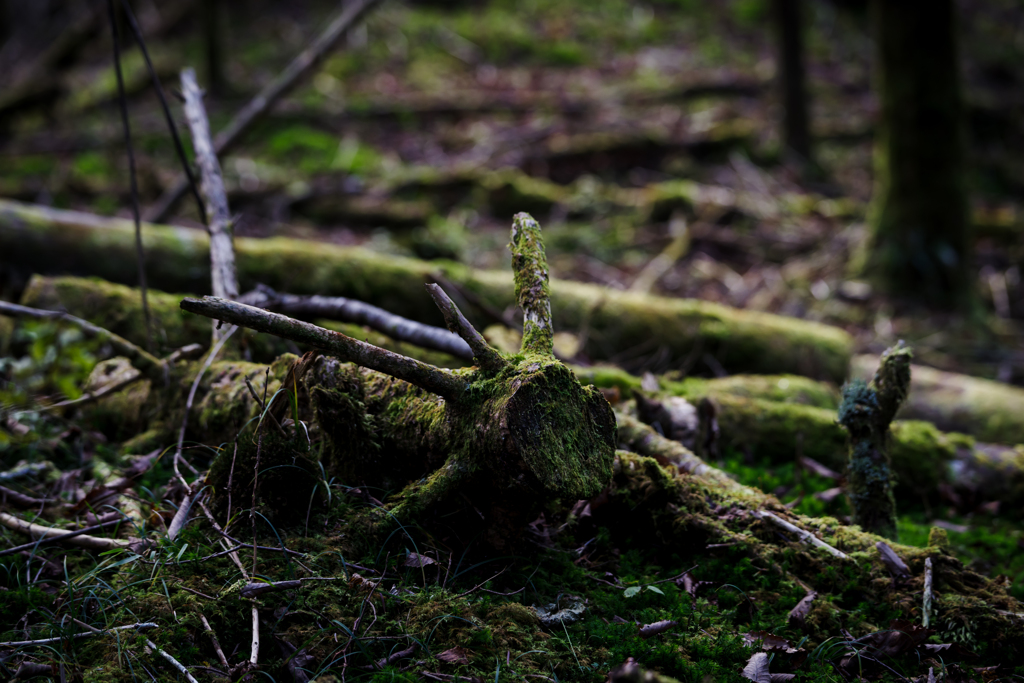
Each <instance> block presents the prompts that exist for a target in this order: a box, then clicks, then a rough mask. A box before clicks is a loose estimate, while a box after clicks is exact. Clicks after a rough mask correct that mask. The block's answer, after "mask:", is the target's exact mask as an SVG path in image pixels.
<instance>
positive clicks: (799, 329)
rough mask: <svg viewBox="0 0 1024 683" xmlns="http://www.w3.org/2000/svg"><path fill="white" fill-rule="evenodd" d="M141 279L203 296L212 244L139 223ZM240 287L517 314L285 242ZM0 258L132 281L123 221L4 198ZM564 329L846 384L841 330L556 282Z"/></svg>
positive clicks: (616, 353) (382, 261)
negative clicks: (440, 296)
mask: <svg viewBox="0 0 1024 683" xmlns="http://www.w3.org/2000/svg"><path fill="white" fill-rule="evenodd" d="M144 242H145V245H146V272H147V274H148V275H149V278H150V281H151V283H152V284H153V285H154V286H156V287H159V288H161V289H163V290H165V291H167V290H170V291H183V292H196V293H202V292H207V291H209V284H208V283H209V268H208V266H207V265H206V263H207V262H208V261H209V256H208V254H209V239H208V237H207V236H206V235H204V234H202V233H200V232H198V231H195V230H188V229H185V228H174V227H160V226H146V227H144ZM235 251H236V258H237V267H238V280H239V286H240V288H241V289H242V290H243V291H244V290H248V289H252V288H253V287H254V286H255V285H256V284H258V283H262V284H266V285H268V286H270V287H273V288H274V289H276V290H278V291H287V292H290V293H293V294H307V293H309V294H327V295H333V296H345V297H349V298H353V299H358V300H361V301H364V302H367V303H372V304H374V305H377V306H380V307H381V308H384V309H386V310H388V311H391V312H392V313H395V314H398V315H402V316H404V317H407V318H411V319H413V320H418V321H420V322H434V316H435V315H436V314H433V313H432V311H431V308H432V304H431V302H430V299H429V296H428V295H427V293H426V292H425V291H423V290H422V284H423V283H424V282H427V281H430V280H431V279H433V278H435V277H436V276H438V275H443V277H444V278H445V279H446V280H448V281H449V282H453V283H455V284H456V285H457V286H459V287H462V288H464V289H466V290H467V291H469V292H472V293H473V294H475V295H476V296H477V297H478V298H479V299H480V300H481V301H483V302H485V303H486V304H488V305H491V306H493V307H495V308H497V309H498V310H501V309H504V308H505V307H507V306H510V305H514V303H515V297H514V294H513V292H512V287H511V286H510V285H509V282H508V280H509V278H508V274H507V273H503V272H501V271H483V270H471V269H468V268H465V267H462V266H456V265H454V264H449V265H446V266H439V265H437V264H433V263H426V262H422V261H415V260H412V259H402V258H396V257H394V256H384V255H381V254H375V253H373V252H370V251H368V250H365V249H361V248H354V247H339V246H334V245H327V244H320V243H312V242H303V241H301V240H292V239H284V238H273V239H267V240H253V239H244V238H240V239H237V240H236V241H235ZM0 254H2V256H0V259H2V263H3V265H4V267H5V268H6V269H11V270H16V269H17V270H21V271H22V272H24V271H26V270H31V271H34V272H40V273H76V274H90V275H97V276H100V277H103V278H104V279H107V280H111V281H114V282H133V278H134V277H135V275H134V270H133V268H132V263H134V261H133V258H134V245H133V235H132V230H131V226H130V223H128V222H126V221H122V220H119V219H105V218H100V217H97V216H92V215H89V214H83V213H78V212H72V211H61V210H56V209H49V208H45V207H39V206H32V205H26V204H22V203H18V202H11V201H2V200H0ZM551 302H552V306H553V310H554V311H555V319H554V324H555V325H556V327H558V328H559V329H568V330H574V329H582V328H583V327H587V329H588V334H587V339H586V343H585V345H584V348H583V352H584V353H586V354H587V355H589V356H590V357H592V358H613V357H618V358H616V360H617V362H619V363H620V364H622V365H624V366H627V367H628V366H629V365H630V361H633V362H634V363H636V362H637V360H642V358H644V357H646V356H647V355H648V354H650V353H654V352H661V353H663V354H667V355H668V356H669V357H671V358H672V359H674V362H675V363H676V364H679V365H682V364H684V363H685V359H687V358H688V357H690V356H691V354H693V353H695V352H697V353H699V354H704V353H707V354H710V355H711V356H714V357H715V358H716V359H717V360H718V362H719V363H721V365H722V366H723V367H725V369H726V370H727V371H729V372H734V373H736V372H754V373H780V372H788V373H793V374H799V375H806V376H809V377H818V378H823V379H828V380H831V381H833V382H836V383H839V382H841V381H842V380H843V379H844V378H845V376H846V371H847V366H848V364H849V359H850V355H851V346H852V341H851V339H850V337H849V335H847V334H846V333H845V332H844V331H842V330H840V329H838V328H834V327H829V326H827V325H822V324H818V323H812V322H807V321H803V320H796V319H792V318H785V317H782V316H777V315H772V314H768V313H758V312H753V311H741V310H736V309H732V308H729V307H726V306H721V305H717V304H712V303H707V302H702V301H694V300H688V299H667V298H662V297H654V296H648V295H643V294H635V293H629V292H616V291H609V290H606V289H603V288H600V287H596V286H594V285H588V284H582V283H577V282H568V281H558V280H554V281H552V283H551Z"/></svg>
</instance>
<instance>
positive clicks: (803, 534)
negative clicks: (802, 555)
mask: <svg viewBox="0 0 1024 683" xmlns="http://www.w3.org/2000/svg"><path fill="white" fill-rule="evenodd" d="M750 512H751V514H752V515H754V516H755V517H757V518H758V519H767V520H769V521H770V522H772V523H773V524H776V525H778V526H780V527H782V528H783V529H785V530H786V531H788V532H790V533H791V534H795V535H796V536H798V537H799V538H800V540H801V541H803V542H804V543H808V544H810V545H813V546H815V547H816V548H821V549H822V550H824V551H825V552H827V553H828V554H829V555H832V556H834V557H838V558H839V559H840V560H848V559H850V556H849V555H847V554H846V553H844V552H843V551H841V550H837V549H835V548H833V547H832V546H830V545H829V544H828V543H825V541H823V540H821V539H820V538H818V537H817V536H815V535H814V534H812V533H811V532H809V531H804V530H803V529H801V528H800V527H798V526H796V525H794V524H790V523H789V522H787V521H786V520H784V519H782V518H781V517H778V516H777V515H775V514H773V513H771V512H768V511H767V510H751V511H750Z"/></svg>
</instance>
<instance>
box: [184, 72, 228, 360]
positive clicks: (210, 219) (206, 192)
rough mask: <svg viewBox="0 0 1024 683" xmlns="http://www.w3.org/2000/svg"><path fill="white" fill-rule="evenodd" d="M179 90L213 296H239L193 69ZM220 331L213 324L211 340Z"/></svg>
mask: <svg viewBox="0 0 1024 683" xmlns="http://www.w3.org/2000/svg"><path fill="white" fill-rule="evenodd" d="M181 90H182V94H184V96H185V116H186V118H187V119H188V127H189V130H190V131H191V133H192V147H193V149H195V152H196V163H197V164H198V166H199V190H200V192H201V193H202V195H203V202H204V204H205V206H206V226H207V229H208V230H209V233H210V276H211V284H212V291H213V295H214V296H217V297H220V298H222V299H237V298H238V278H237V276H236V275H235V248H234V245H233V244H232V243H231V214H230V212H229V211H228V198H227V193H226V192H225V191H224V179H223V177H221V172H220V163H218V161H217V153H216V152H215V151H214V149H213V143H211V142H210V124H209V122H208V121H207V120H206V110H205V109H203V93H202V91H200V90H199V85H198V84H197V83H196V72H195V71H194V70H192V69H182V71H181ZM218 336H219V332H218V330H217V328H216V327H214V332H213V340H214V341H215V342H216V341H217V337H218Z"/></svg>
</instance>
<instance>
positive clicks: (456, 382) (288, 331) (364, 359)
mask: <svg viewBox="0 0 1024 683" xmlns="http://www.w3.org/2000/svg"><path fill="white" fill-rule="evenodd" d="M181 308H182V309H183V310H185V311H188V312H190V313H196V314H199V315H204V316H206V317H208V318H214V319H216V320H223V321H224V322H229V323H231V324H232V325H238V326H240V327H247V328H249V329H252V330H256V331H257V332H266V333H268V334H273V335H276V336H278V337H281V338H283V339H290V340H291V341H294V342H298V343H301V344H308V345H309V346H312V347H314V348H317V349H320V350H322V351H325V352H327V353H331V354H334V355H336V356H337V357H338V358H341V359H342V360H344V361H348V362H352V363H355V364H357V365H361V366H363V367H364V368H370V369H371V370H377V371H378V372H383V373H385V374H387V375H391V376H392V377H397V378H398V379H401V380H405V381H406V382H409V383H410V384H414V385H416V386H418V387H420V388H422V389H426V390H427V391H429V392H431V393H434V394H437V395H438V396H442V397H444V398H446V399H449V400H455V399H458V398H459V397H460V396H461V395H462V392H463V391H464V389H465V383H464V382H463V381H462V380H461V379H459V378H458V377H457V376H456V375H455V374H453V373H451V372H448V371H447V370H442V369H440V368H435V367H434V366H433V365H428V364H426V363H422V362H420V361H418V360H414V359H412V358H408V357H406V356H403V355H401V354H397V353H392V352H391V351H386V350H385V349H381V348H378V347H376V346H374V345H373V344H367V343H365V342H361V341H359V340H357V339H352V338H351V337H347V336H345V335H343V334H341V333H340V332H333V331H331V330H325V329H324V328H322V327H317V326H316V325H312V324H310V323H304V322H301V321H299V320H294V319H292V318H289V317H287V316H284V315H280V314H278V313H271V312H269V311H264V310H263V309H260V308H255V307H253V306H247V305H245V304H241V303H238V302H235V301H226V300H224V299H218V298H216V297H210V296H208V297H204V298H202V299H183V300H182V302H181Z"/></svg>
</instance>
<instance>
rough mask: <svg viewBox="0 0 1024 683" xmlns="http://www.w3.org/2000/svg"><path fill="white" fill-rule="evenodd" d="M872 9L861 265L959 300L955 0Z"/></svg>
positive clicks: (962, 266)
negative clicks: (869, 162) (871, 176)
mask: <svg viewBox="0 0 1024 683" xmlns="http://www.w3.org/2000/svg"><path fill="white" fill-rule="evenodd" d="M871 9H872V13H873V15H874V17H873V20H874V21H873V23H874V32H875V38H876V39H875V45H876V61H877V64H876V77H877V90H878V93H879V100H880V103H881V117H880V122H879V123H880V125H879V131H878V132H879V134H878V137H877V138H876V145H875V196H874V204H873V206H872V209H871V216H870V220H869V222H870V228H871V229H870V232H871V236H870V240H869V243H868V246H867V254H866V263H865V268H866V270H867V272H868V273H869V274H871V275H873V276H874V277H875V278H876V279H877V280H878V281H880V282H881V283H883V284H884V285H885V286H886V287H887V289H888V290H890V291H893V292H898V293H901V294H907V295H910V296H913V297H915V298H918V299H924V300H929V301H931V302H933V303H939V304H946V305H949V304H954V303H958V302H959V303H963V302H964V301H965V300H966V298H967V295H968V293H969V292H970V289H971V285H972V280H971V277H970V270H969V269H970V254H971V235H970V223H969V218H968V198H967V186H966V176H965V172H966V165H965V143H964V128H965V126H964V121H963V111H962V110H963V107H962V103H961V92H960V64H959V61H958V55H957V38H956V32H957V26H956V8H955V3H954V2H953V0H939V1H935V0H904V1H903V2H889V1H887V0H874V1H873V2H872V3H871Z"/></svg>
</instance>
